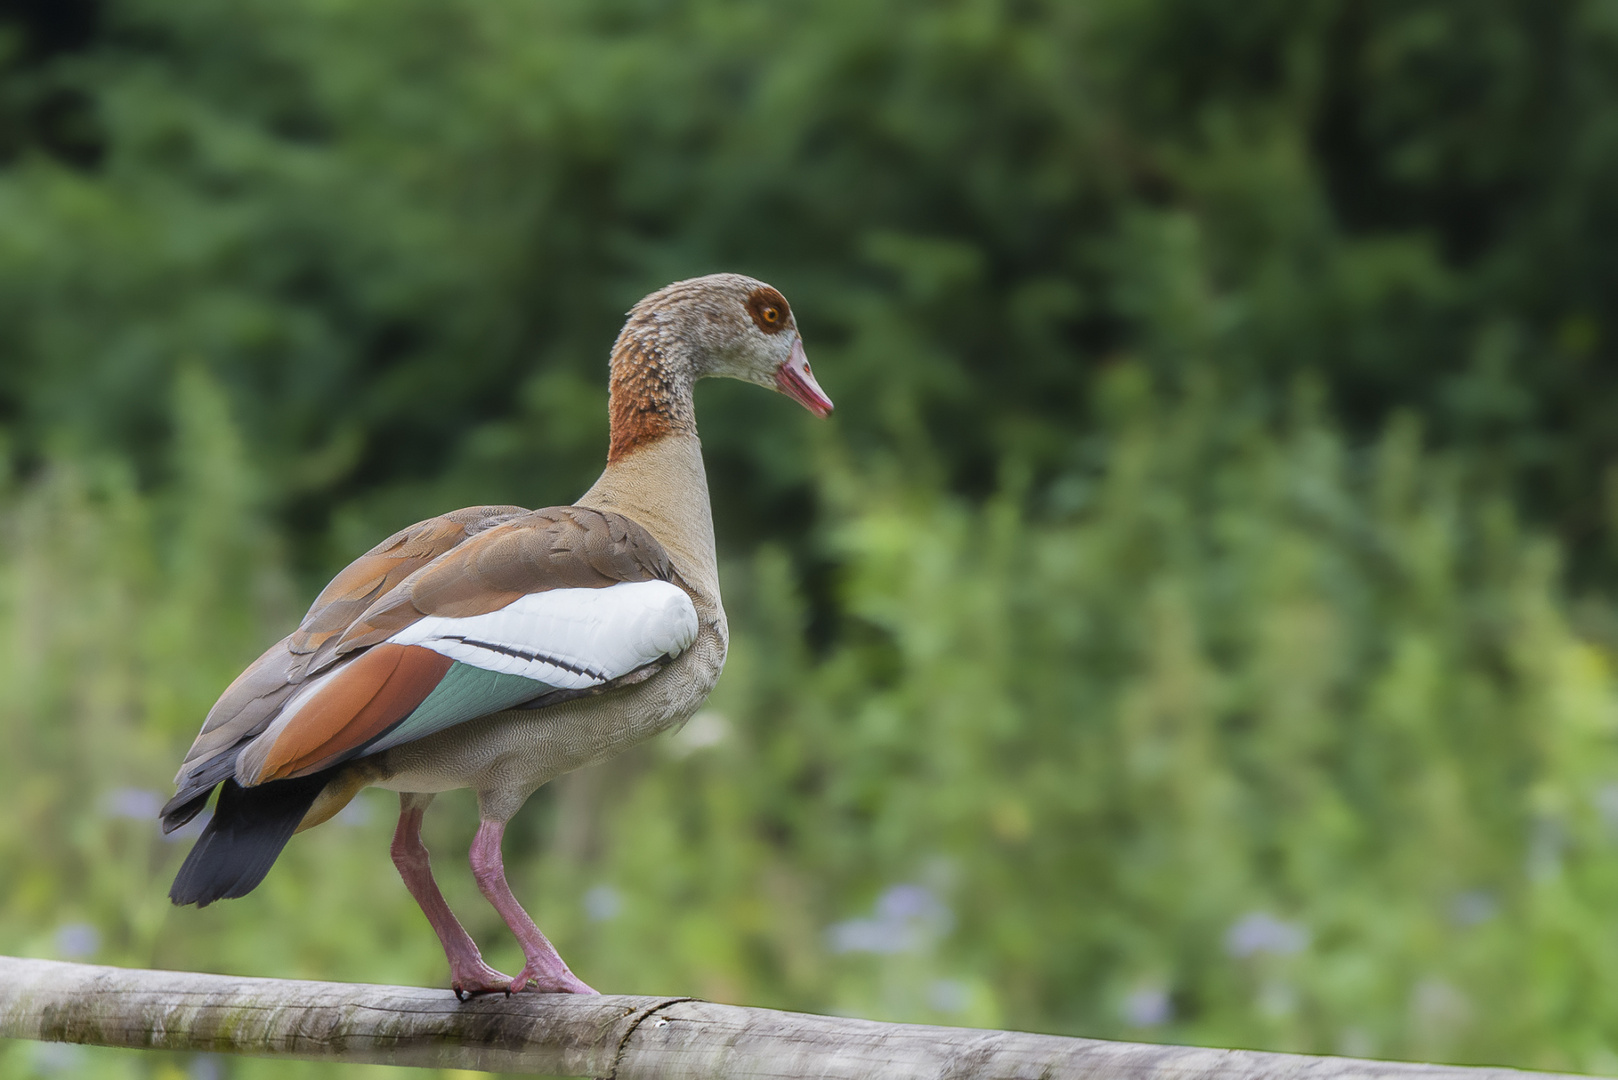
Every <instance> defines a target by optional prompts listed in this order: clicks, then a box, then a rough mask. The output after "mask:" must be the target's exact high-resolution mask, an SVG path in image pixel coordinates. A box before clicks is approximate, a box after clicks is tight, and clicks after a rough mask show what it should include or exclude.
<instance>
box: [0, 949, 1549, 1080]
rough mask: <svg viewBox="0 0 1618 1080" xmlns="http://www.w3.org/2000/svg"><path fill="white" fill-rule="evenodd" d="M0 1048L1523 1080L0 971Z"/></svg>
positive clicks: (830, 1071)
mask: <svg viewBox="0 0 1618 1080" xmlns="http://www.w3.org/2000/svg"><path fill="white" fill-rule="evenodd" d="M0 1037H9V1038H18V1039H43V1040H49V1041H54V1042H73V1043H91V1044H94V1045H97V1046H120V1047H135V1048H152V1049H166V1050H206V1051H210V1052H213V1053H225V1054H254V1055H260V1056H270V1057H289V1058H310V1059H328V1060H338V1061H352V1062H372V1063H379V1064H385V1065H424V1066H435V1067H439V1068H460V1069H482V1070H487V1071H500V1072H516V1073H523V1072H526V1073H535V1074H539V1075H542V1076H598V1077H612V1078H613V1080H643V1078H644V1080H652V1078H656V1080H696V1078H698V1077H701V1078H704V1080H730V1078H742V1077H748V1078H752V1077H773V1078H786V1077H819V1078H827V1080H834V1078H838V1080H840V1078H848V1080H856V1078H858V1080H865V1078H869V1077H884V1078H888V1077H893V1078H912V1077H914V1078H922V1077H927V1078H945V1077H948V1078H952V1080H953V1078H960V1080H966V1078H974V1080H1011V1078H1024V1077H1026V1078H1028V1080H1237V1078H1241V1080H1259V1078H1262V1080H1384V1078H1386V1080H1511V1078H1516V1080H1525V1078H1528V1077H1532V1076H1536V1075H1544V1074H1529V1073H1520V1072H1517V1071H1515V1070H1512V1069H1496V1068H1481V1069H1466V1068H1456V1067H1449V1066H1440V1065H1409V1064H1398V1063H1391V1062H1378V1061H1355V1060H1352V1059H1349V1058H1323V1057H1303V1056H1300V1055H1295V1054H1266V1053H1258V1052H1256V1051H1249V1050H1206V1049H1198V1048H1194V1047H1183V1046H1151V1045H1139V1044H1132V1043H1118V1042H1102V1041H1100V1040H1096V1039H1068V1038H1060V1037H1057V1036H1054V1035H1030V1034H1025V1033H1022V1032H1015V1031H978V1030H973V1029H970V1028H946V1027H924V1026H921V1025H918V1024H879V1023H874V1022H872V1021H869V1020H846V1019H840V1018H837V1017H828V1016H809V1015H805V1014H803V1013H786V1012H775V1011H773V1010H770V1009H748V1008H741V1007H739V1006H735V1005H714V1004H711V1003H709V1002H705V1001H694V1000H692V999H690V998H677V997H621V996H619V997H571V996H567V995H560V994H519V995H517V996H516V997H512V998H507V997H484V998H478V999H476V1000H473V1001H468V1002H464V1003H463V1002H458V1001H456V1000H455V997H454V996H453V995H452V994H451V993H450V992H449V991H448V990H424V989H417V988H414V987H405V986H373V985H368V984H352V983H328V982H302V981H296V980H291V979H246V978H236V977H234V976H229V975H198V974H193V973H190V972H182V971H139V970H132V969H127V968H113V967H97V966H93V965H89V964H63V963H57V962H54V961H49V960H19V959H13V958H9V957H0Z"/></svg>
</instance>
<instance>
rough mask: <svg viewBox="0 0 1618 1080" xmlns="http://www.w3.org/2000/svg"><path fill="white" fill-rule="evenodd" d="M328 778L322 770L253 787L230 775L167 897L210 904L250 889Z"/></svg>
mask: <svg viewBox="0 0 1618 1080" xmlns="http://www.w3.org/2000/svg"><path fill="white" fill-rule="evenodd" d="M330 779H331V776H330V773H327V772H320V773H316V774H315V775H313V776H301V777H298V778H297V779H295V780H272V781H271V782H270V783H268V784H260V785H258V786H257V787H249V788H244V787H242V786H241V785H240V784H238V783H236V781H235V780H226V781H225V782H224V785H223V786H222V787H221V788H220V789H219V803H218V805H217V806H215V807H214V812H213V818H212V820H210V821H209V822H208V827H207V828H206V829H203V830H202V835H201V836H199V837H198V838H197V842H196V845H195V846H194V847H192V849H191V854H189V855H187V856H186V857H185V864H184V865H183V866H181V867H180V872H179V873H178V874H176V875H175V876H174V885H173V886H172V887H171V888H170V889H169V899H170V900H172V901H174V902H175V903H176V904H195V905H197V906H198V907H207V906H208V905H209V904H211V903H213V902H214V901H215V900H234V899H235V898H236V897H238V896H246V895H247V894H248V893H250V892H252V891H253V890H254V889H255V888H257V887H258V883H259V882H261V881H263V880H264V875H265V874H268V873H269V872H270V867H271V866H272V865H274V863H275V860H276V857H277V856H279V855H280V854H281V849H282V848H284V847H286V846H287V841H288V840H290V839H292V834H293V833H294V832H295V831H297V828H298V823H299V822H301V821H302V820H303V816H304V815H305V814H307V813H308V812H309V807H311V806H313V805H314V802H315V798H316V797H317V796H318V795H319V794H320V792H321V790H322V789H323V788H324V787H325V786H326V782H327V781H328V780H330Z"/></svg>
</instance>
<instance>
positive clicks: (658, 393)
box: [607, 327, 697, 464]
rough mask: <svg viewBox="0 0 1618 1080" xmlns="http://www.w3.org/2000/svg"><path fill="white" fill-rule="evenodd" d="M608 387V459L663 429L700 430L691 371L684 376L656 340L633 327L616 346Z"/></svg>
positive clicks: (653, 438) (659, 434) (659, 435)
mask: <svg viewBox="0 0 1618 1080" xmlns="http://www.w3.org/2000/svg"><path fill="white" fill-rule="evenodd" d="M609 387H610V389H609V394H610V396H609V398H608V402H607V413H608V416H609V417H610V418H611V423H612V441H611V445H610V446H609V448H608V450H607V462H608V464H611V463H612V462H614V461H617V460H618V459H619V458H621V457H624V456H625V455H626V454H629V453H631V452H633V451H634V450H635V449H636V448H637V447H640V446H644V445H645V444H647V443H649V442H654V441H656V440H658V439H661V438H662V437H663V436H665V435H674V434H679V433H686V434H693V435H694V434H696V430H697V424H696V417H695V415H694V410H693V408H692V405H691V380H690V378H689V376H687V377H685V378H682V377H681V373H679V372H676V371H674V370H673V369H672V368H671V367H670V365H669V364H668V362H667V361H666V360H665V358H664V357H663V354H662V353H661V352H660V351H659V350H658V349H657V348H656V346H655V345H653V344H651V343H650V342H647V341H645V340H644V339H642V338H641V337H640V336H639V335H636V334H633V333H632V332H631V330H630V328H629V327H626V328H625V330H624V333H623V334H621V335H619V338H618V343H617V345H616V346H615V347H614V348H613V351H612V374H611V379H610V383H609Z"/></svg>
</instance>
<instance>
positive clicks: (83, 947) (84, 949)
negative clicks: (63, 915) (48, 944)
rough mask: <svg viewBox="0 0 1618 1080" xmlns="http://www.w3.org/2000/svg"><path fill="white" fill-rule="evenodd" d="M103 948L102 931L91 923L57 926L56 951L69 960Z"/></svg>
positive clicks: (78, 958) (81, 957) (91, 954)
mask: <svg viewBox="0 0 1618 1080" xmlns="http://www.w3.org/2000/svg"><path fill="white" fill-rule="evenodd" d="M99 948H101V932H100V931H99V930H97V929H96V928H95V927H93V926H91V925H90V924H89V923H82V922H76V923H67V924H66V925H65V926H61V927H58V928H57V931H56V951H57V952H58V953H59V954H61V955H62V956H65V957H67V958H68V959H69V960H80V959H83V958H84V957H86V956H93V955H94V954H95V951H96V950H97V949H99Z"/></svg>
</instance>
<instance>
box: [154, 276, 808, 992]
mask: <svg viewBox="0 0 1618 1080" xmlns="http://www.w3.org/2000/svg"><path fill="white" fill-rule="evenodd" d="M710 375H722V376H728V377H729V378H733V379H743V380H745V381H747V382H752V383H757V384H759V385H760V386H766V387H770V388H772V389H776V390H780V391H781V392H783V393H785V394H787V395H788V396H790V397H792V398H794V399H796V400H797V401H799V402H800V403H802V404H803V405H804V406H805V407H806V408H808V409H809V410H810V411H811V412H813V413H815V414H816V415H818V416H822V417H824V416H826V415H828V414H829V413H830V412H831V410H832V404H831V401H830V400H828V399H827V397H826V395H825V394H824V393H823V392H822V391H821V389H820V387H819V385H817V384H816V382H815V379H814V376H813V375H812V374H811V373H810V370H809V363H808V360H807V359H806V358H805V356H804V351H803V343H802V341H801V340H800V339H799V336H798V330H797V325H796V322H795V321H794V319H793V317H792V309H791V308H790V307H788V306H787V302H786V299H785V298H784V297H782V295H781V294H780V293H779V292H777V291H776V290H775V289H773V288H771V287H770V286H768V285H766V284H764V283H763V282H761V281H755V280H754V279H752V278H748V277H741V276H739V275H735V274H715V275H712V276H709V277H702V278H694V279H692V280H690V281H680V282H676V283H675V284H673V285H670V286H668V287H667V288H665V289H662V290H660V291H658V292H655V293H653V294H651V295H650V296H648V297H646V298H645V299H644V300H642V301H641V302H640V303H638V304H636V305H635V307H634V308H633V309H632V310H631V311H630V313H629V318H628V321H627V322H626V323H625V324H624V328H623V331H622V332H621V333H620V334H619V335H618V340H617V342H616V344H615V345H614V346H613V350H612V363H611V381H610V399H609V405H608V409H609V413H610V417H611V426H612V436H611V444H610V449H609V452H608V456H607V467H606V470H605V471H604V472H603V473H602V474H601V478H600V479H599V480H597V481H596V483H595V485H594V486H593V487H592V488H590V490H589V491H587V492H586V493H585V494H584V497H583V498H581V499H580V500H579V501H578V503H577V504H575V505H573V506H553V507H549V508H547V509H544V510H524V509H522V508H521V507H517V506H475V507H470V508H468V509H465V510H456V511H453V512H451V513H448V514H444V515H443V516H441V517H436V518H431V519H429V520H427V521H423V522H420V523H418V524H415V525H412V526H410V527H409V528H407V529H404V530H402V531H400V532H398V533H395V534H394V535H393V536H390V537H388V539H386V540H384V541H382V543H380V544H378V545H377V546H376V547H374V548H372V549H371V550H370V551H368V552H366V553H365V554H364V555H362V556H360V557H359V558H358V559H356V560H355V561H354V562H353V563H351V564H350V565H349V566H348V567H347V568H346V569H344V570H343V571H342V573H340V574H338V575H337V577H336V578H334V579H333V580H332V582H331V584H330V585H328V586H326V588H325V590H324V591H323V592H322V593H321V594H320V596H319V597H317V598H316V600H315V602H314V605H313V606H312V607H311V608H310V609H309V613H308V614H307V615H306V616H304V619H303V623H302V624H301V625H300V626H299V627H298V629H297V630H295V631H293V633H292V634H291V635H290V636H288V637H286V638H285V639H283V640H282V641H280V642H278V643H277V644H275V645H273V646H271V647H270V649H269V651H267V652H266V653H264V655H263V656H261V657H259V658H258V660H256V661H255V662H254V663H253V664H252V666H251V667H249V668H248V669H247V670H246V671H244V672H243V673H242V674H241V675H240V676H238V677H237V679H236V681H235V682H233V683H231V684H230V686H229V687H228V688H227V689H226V690H225V692H224V694H223V695H222V696H221V697H220V698H219V701H218V703H217V704H215V705H214V707H213V708H212V709H211V710H210V711H209V713H208V717H207V719H206V721H205V722H204V723H203V725H202V732H201V734H199V735H198V736H197V739H196V742H194V743H193V744H192V746H191V750H190V752H189V753H187V754H186V757H185V762H184V764H182V765H181V766H180V772H179V775H178V776H177V777H176V778H175V783H176V785H177V786H178V788H179V791H178V793H177V794H176V795H175V796H174V798H172V799H170V800H169V802H168V804H167V805H166V806H164V807H163V810H162V818H163V828H164V831H165V832H172V831H173V830H175V829H177V828H179V827H180V826H181V825H183V824H185V823H186V822H187V821H189V820H191V819H192V818H193V817H195V816H196V815H197V814H198V813H199V812H200V811H201V810H202V808H203V806H204V805H205V804H206V803H207V801H208V796H209V794H210V793H211V792H212V791H213V789H214V788H215V787H218V788H219V799H218V803H217V805H216V807H215V809H214V813H213V817H212V818H211V819H210V820H209V821H208V824H207V827H206V828H205V829H203V831H202V834H201V836H200V837H199V838H198V840H197V842H196V845H195V846H194V847H193V848H192V849H191V852H190V854H189V855H188V856H187V857H186V860H185V863H184V865H183V866H181V868H180V872H179V874H178V875H177V876H176V877H175V879H174V886H173V888H172V889H171V890H170V892H169V896H170V898H171V899H172V900H173V901H174V903H176V904H196V905H198V906H199V907H200V906H204V905H207V904H210V903H212V902H213V901H215V900H221V899H225V898H229V897H237V896H244V895H246V894H247V893H248V892H250V891H251V890H252V889H253V888H254V887H256V886H257V885H258V883H259V882H260V881H262V880H263V879H264V875H265V874H266V873H268V872H269V869H270V865H271V864H272V863H273V862H274V861H275V859H276V857H277V856H278V855H279V854H280V853H281V850H282V848H284V847H285V846H286V843H287V841H288V840H289V839H291V837H292V835H293V834H294V833H296V832H300V831H302V830H303V829H307V828H310V827H312V826H314V825H318V824H320V823H321V822H323V821H325V820H326V819H328V818H330V817H331V816H332V815H333V814H335V813H337V811H338V810H340V809H342V807H343V806H344V805H345V804H346V803H347V802H348V801H349V800H350V799H352V798H353V797H354V795H355V794H356V793H357V792H358V791H359V790H360V789H362V788H364V787H367V786H370V785H376V786H378V787H383V788H388V789H390V790H393V791H397V792H399V807H400V812H399V825H398V829H397V831H396V832H395V833H394V837H393V846H392V854H393V862H394V865H395V866H397V867H398V870H399V874H400V876H401V877H403V878H404V883H405V887H406V888H408V889H409V890H410V894H411V895H412V896H414V897H415V899H416V902H417V903H418V904H420V905H421V909H422V911H423V912H424V913H425V914H426V916H427V921H428V922H429V923H431V924H432V927H433V929H434V930H435V931H437V933H438V937H439V940H440V941H442V942H443V945H444V953H445V955H446V956H447V957H448V959H449V967H450V985H451V986H452V988H453V989H454V990H455V992H456V994H457V995H458V996H465V995H469V994H480V993H489V992H494V991H503V992H506V993H512V992H515V991H519V990H525V989H534V990H538V991H541V992H553V993H556V992H559V993H576V994H589V993H594V992H595V991H593V990H591V989H590V988H589V987H588V986H586V985H585V984H584V983H583V982H582V981H581V980H580V979H579V978H578V977H577V976H575V975H574V974H573V972H572V971H570V970H569V969H568V966H567V964H565V963H563V961H562V958H561V957H560V956H558V955H557V953H556V950H555V948H553V947H552V945H551V943H550V942H549V941H548V940H546V938H545V935H544V934H542V933H540V931H539V928H538V927H537V926H535V925H534V921H533V919H531V918H530V917H529V916H528V913H527V912H525V911H524V910H523V909H522V906H521V905H520V904H518V903H517V900H516V898H515V897H514V896H512V894H511V889H510V888H509V887H508V886H507V884H506V875H505V868H504V866H503V864H502V862H501V853H500V841H501V836H502V834H503V833H504V830H505V827H506V822H508V821H509V820H511V817H512V815H513V814H515V813H516V812H517V809H518V808H519V807H521V806H522V804H523V802H524V801H525V800H526V799H527V798H528V796H529V795H531V794H532V793H533V792H534V790H535V789H536V788H538V787H539V786H540V785H541V784H543V783H545V782H546V781H547V780H550V779H551V778H552V777H555V776H557V775H559V774H561V773H564V772H567V771H568V770H570V769H576V768H579V767H580V766H581V765H589V764H591V763H593V762H597V761H600V760H602V759H603V758H606V757H608V756H610V755H612V754H615V753H618V752H619V751H621V750H624V749H625V748H627V747H630V746H633V745H634V744H635V743H638V742H640V741H641V740H643V739H647V738H649V737H651V736H653V735H655V734H657V733H658V732H660V731H664V730H666V729H667V728H669V727H671V726H673V725H675V724H678V723H679V722H680V721H682V720H684V719H685V718H687V717H689V716H690V715H691V714H692V712H694V711H695V710H696V708H697V707H698V706H699V705H701V704H702V701H703V699H704V698H706V697H707V696H708V692H709V691H710V690H711V689H713V685H714V682H715V680H717V679H718V678H719V669H720V668H721V667H722V666H723V664H724V662H725V649H726V645H727V642H728V637H729V634H728V630H727V628H726V623H725V612H724V609H723V608H722V607H721V606H720V603H719V576H718V571H717V567H716V565H715V557H714V538H713V521H712V518H711V516H710V513H709V507H708V484H707V479H706V477H705V475H704V473H703V465H702V447H701V443H700V442H699V441H698V439H697V425H696V418H695V413H694V410H693V406H692V399H691V391H692V388H693V385H694V384H695V382H696V381H697V380H698V379H700V378H704V377H705V376H710ZM454 788H471V789H472V790H473V791H474V792H475V793H476V794H477V800H478V813H479V819H480V823H479V826H478V831H477V836H476V838H475V839H474V840H473V841H472V850H471V862H472V872H473V875H474V877H475V878H476V879H477V883H478V887H479V889H481V890H482V892H483V895H484V896H485V897H486V898H487V899H488V901H489V902H490V903H491V904H493V905H494V907H495V910H497V911H498V912H499V913H500V916H501V918H502V919H504V920H505V923H506V925H507V926H509V927H510V928H511V931H512V933H513V934H515V935H516V937H517V940H518V941H519V942H520V943H521V945H522V951H523V957H524V959H525V961H526V962H525V963H524V965H523V968H522V971H521V972H519V973H518V975H517V977H516V978H515V979H513V978H508V977H507V976H505V975H502V974H500V973H499V972H498V971H495V970H494V969H493V968H491V967H489V966H488V965H487V964H485V963H484V962H483V958H482V956H481V955H480V954H479V952H478V948H477V945H476V944H474V943H473V941H472V939H471V937H470V936H469V935H468V934H467V933H466V931H465V930H464V929H463V928H462V926H461V924H460V922H459V921H458V920H457V919H456V918H455V915H454V914H453V913H452V912H451V911H450V909H449V906H448V905H447V904H446V903H445V902H444V897H443V894H442V893H440V892H439V890H438V886H437V884H436V883H435V882H434V881H433V876H432V871H431V870H430V869H429V868H428V863H427V849H426V847H425V846H423V844H422V841H421V820H422V814H423V812H424V811H425V810H426V808H427V804H428V803H430V802H431V801H432V799H433V796H434V795H435V794H437V793H438V792H440V791H448V790H451V789H454Z"/></svg>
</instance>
